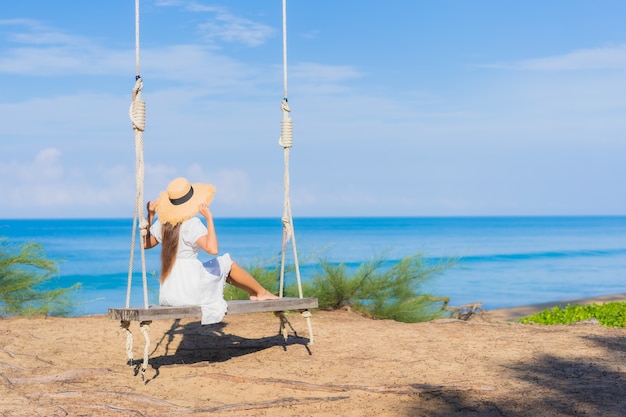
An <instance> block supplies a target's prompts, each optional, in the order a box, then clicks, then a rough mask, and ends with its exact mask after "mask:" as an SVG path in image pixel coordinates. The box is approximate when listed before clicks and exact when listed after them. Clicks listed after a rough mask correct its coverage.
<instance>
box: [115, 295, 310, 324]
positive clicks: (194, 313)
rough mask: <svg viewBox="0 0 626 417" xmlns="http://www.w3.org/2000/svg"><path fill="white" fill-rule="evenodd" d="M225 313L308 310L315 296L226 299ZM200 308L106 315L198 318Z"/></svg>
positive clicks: (142, 318)
mask: <svg viewBox="0 0 626 417" xmlns="http://www.w3.org/2000/svg"><path fill="white" fill-rule="evenodd" d="M227 303H228V312H227V314H231V315H232V314H246V313H263V312H271V311H291V310H308V309H311V308H317V307H318V301H317V298H296V297H285V298H282V299H280V300H265V301H250V300H231V301H228V302H227ZM201 316H202V309H201V308H200V307H199V306H179V307H172V306H160V305H152V306H150V307H148V308H143V307H130V308H110V309H109V310H108V317H109V318H110V319H114V320H122V321H151V320H167V319H182V318H200V317H201Z"/></svg>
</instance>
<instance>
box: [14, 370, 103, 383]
mask: <svg viewBox="0 0 626 417" xmlns="http://www.w3.org/2000/svg"><path fill="white" fill-rule="evenodd" d="M109 372H110V371H109V370H108V369H105V368H86V369H72V370H70V371H65V372H59V373H58V374H54V375H48V376H40V377H33V378H15V379H13V380H12V381H11V382H12V383H13V384H28V383H47V382H60V381H70V380H72V379H78V378H82V377H85V376H94V375H104V374H108V373H109Z"/></svg>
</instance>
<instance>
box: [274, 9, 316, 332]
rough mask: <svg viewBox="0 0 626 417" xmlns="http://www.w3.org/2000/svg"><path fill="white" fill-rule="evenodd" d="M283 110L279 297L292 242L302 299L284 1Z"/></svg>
mask: <svg viewBox="0 0 626 417" xmlns="http://www.w3.org/2000/svg"><path fill="white" fill-rule="evenodd" d="M280 107H281V110H282V112H283V120H282V121H281V134H280V139H279V140H278V144H279V145H280V146H282V147H283V155H284V168H285V169H284V176H283V183H284V189H285V194H284V205H283V216H282V223H283V241H282V255H281V266H280V289H279V296H280V297H281V298H282V296H283V291H284V285H285V253H286V250H287V243H288V242H289V241H290V240H291V249H292V252H293V259H294V269H295V274H296V281H297V283H298V295H299V297H300V298H304V296H303V293H302V280H301V278H300V264H299V262H298V250H297V247H296V234H295V231H294V226H293V216H292V214H291V201H290V197H289V189H290V180H289V154H290V150H291V147H292V146H293V123H292V120H291V119H290V118H289V113H290V112H291V109H290V108H289V103H288V100H287V0H283V100H282V102H281V106H280ZM305 313H307V314H304V313H303V316H304V317H305V318H306V321H307V325H308V328H309V340H310V342H311V343H313V327H312V326H311V313H310V312H309V311H305Z"/></svg>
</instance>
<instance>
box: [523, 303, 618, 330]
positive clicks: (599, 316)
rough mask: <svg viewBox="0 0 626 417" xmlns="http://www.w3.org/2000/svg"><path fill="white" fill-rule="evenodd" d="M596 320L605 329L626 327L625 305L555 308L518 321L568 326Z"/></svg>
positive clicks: (576, 305) (611, 304)
mask: <svg viewBox="0 0 626 417" xmlns="http://www.w3.org/2000/svg"><path fill="white" fill-rule="evenodd" d="M591 319H596V320H598V322H599V323H600V324H601V325H603V326H607V327H626V303H618V302H612V303H606V304H601V305H598V304H595V303H594V304H588V305H580V304H574V305H570V304H568V305H566V306H565V307H560V306H555V307H552V308H548V309H544V310H542V311H540V312H539V313H536V314H533V315H532V316H529V317H524V318H522V319H520V323H524V324H532V323H534V324H544V325H554V324H570V323H576V322H580V321H585V320H591Z"/></svg>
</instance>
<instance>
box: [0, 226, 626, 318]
mask: <svg viewBox="0 0 626 417" xmlns="http://www.w3.org/2000/svg"><path fill="white" fill-rule="evenodd" d="M294 224H295V233H296V243H297V247H298V252H299V260H300V264H301V272H302V277H303V279H304V280H306V279H308V278H309V277H310V276H311V275H312V274H313V272H314V269H315V266H316V265H317V263H318V261H319V259H324V260H326V261H331V262H343V263H347V264H348V265H358V264H359V263H361V262H364V261H368V260H371V259H372V258H376V257H380V256H382V257H384V258H385V259H387V260H388V264H392V263H393V262H396V261H397V260H399V259H401V258H403V257H405V256H409V255H413V254H417V253H420V254H422V255H423V256H425V257H426V258H428V259H430V260H432V261H437V260H438V259H440V258H456V257H460V262H459V263H458V264H457V265H456V266H454V267H453V268H451V269H449V270H446V271H445V272H444V273H442V274H441V275H439V276H437V277H435V278H434V279H433V281H432V282H431V283H430V284H429V286H428V287H426V288H424V290H426V291H428V292H430V293H432V294H435V295H442V296H449V297H450V298H451V304H454V305H459V304H466V303H469V302H474V301H482V302H483V305H484V307H485V308H487V309H491V308H500V307H511V306H516V305H524V304H532V303H538V302H546V301H554V300H561V299H571V298H581V297H590V296H597V295H604V294H613V293H626V216H614V217H591V216H589V217H441V218H433V217H424V218H419V217H415V218H297V219H295V220H294ZM216 228H217V233H218V237H219V239H220V250H221V251H222V252H230V253H231V255H232V256H233V257H234V258H235V259H236V260H237V261H239V263H241V264H243V265H246V264H248V263H251V262H255V261H260V260H267V259H270V258H272V257H274V256H277V255H279V254H280V250H281V249H280V248H281V240H282V224H281V222H280V219H217V220H216ZM131 234H132V220H130V219H128V220H127V219H93V220H0V236H4V237H7V238H9V241H10V242H11V243H20V242H25V241H35V242H38V243H40V244H41V245H43V247H44V249H45V251H46V255H47V256H48V258H50V259H55V260H59V261H60V276H59V278H58V281H57V284H56V285H60V286H69V285H72V284H73V283H76V282H80V283H81V284H82V289H81V291H80V293H79V295H78V296H79V297H80V300H79V301H80V304H79V307H78V308H77V310H76V312H75V314H77V315H83V314H102V313H106V310H107V308H109V307H122V306H124V304H125V300H126V288H127V279H128V268H129V259H130V247H131ZM158 257H159V251H158V249H153V250H150V251H146V264H147V268H146V269H147V271H148V281H149V286H150V290H149V296H150V301H151V302H156V300H157V298H158V295H157V291H158V283H157V279H156V276H157V270H158V263H159V259H158ZM207 258H208V255H207ZM134 271H135V273H134V275H133V284H134V285H133V288H132V299H131V304H133V305H142V304H143V290H142V282H141V273H140V272H141V264H140V254H139V250H138V249H137V250H136V253H135V268H134Z"/></svg>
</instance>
